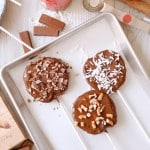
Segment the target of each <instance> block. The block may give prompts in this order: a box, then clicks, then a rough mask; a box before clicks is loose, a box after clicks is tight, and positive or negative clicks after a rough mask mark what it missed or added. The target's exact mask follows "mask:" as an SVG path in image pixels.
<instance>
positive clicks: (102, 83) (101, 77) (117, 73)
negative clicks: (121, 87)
mask: <svg viewBox="0 0 150 150" xmlns="http://www.w3.org/2000/svg"><path fill="white" fill-rule="evenodd" d="M106 53H107V54H106ZM89 61H90V62H88V64H86V66H85V67H86V68H87V70H86V74H85V77H86V78H87V79H89V81H90V82H93V81H94V82H96V83H97V87H98V89H99V90H101V89H105V90H106V91H107V94H109V93H112V92H113V86H115V85H117V83H118V80H119V78H120V77H123V76H122V75H123V72H122V71H123V69H124V66H123V65H122V64H121V63H120V55H119V54H118V53H116V52H113V51H110V50H106V51H104V52H100V53H99V54H97V55H95V56H94V57H93V58H92V59H91V60H89Z"/></svg>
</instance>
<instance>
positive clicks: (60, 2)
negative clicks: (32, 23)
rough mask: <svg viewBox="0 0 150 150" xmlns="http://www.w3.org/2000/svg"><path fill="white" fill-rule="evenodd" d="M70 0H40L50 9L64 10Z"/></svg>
mask: <svg viewBox="0 0 150 150" xmlns="http://www.w3.org/2000/svg"><path fill="white" fill-rule="evenodd" d="M71 1H72V0H42V3H44V5H45V6H46V7H47V8H49V9H51V10H64V9H65V8H66V7H67V6H68V5H69V4H70V3H71Z"/></svg>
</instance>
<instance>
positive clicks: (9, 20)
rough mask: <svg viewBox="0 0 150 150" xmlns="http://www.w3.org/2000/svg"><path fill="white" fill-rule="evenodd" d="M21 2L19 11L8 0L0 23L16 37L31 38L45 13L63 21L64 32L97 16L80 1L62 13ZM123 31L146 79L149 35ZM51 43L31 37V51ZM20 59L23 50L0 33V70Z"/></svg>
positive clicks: (125, 8)
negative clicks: (25, 34)
mask: <svg viewBox="0 0 150 150" xmlns="http://www.w3.org/2000/svg"><path fill="white" fill-rule="evenodd" d="M107 1H108V2H109V3H110V4H111V5H113V6H114V7H116V8H118V9H121V10H123V11H125V12H130V13H132V14H134V15H135V16H137V17H138V18H140V19H142V18H143V17H144V15H143V14H142V13H139V12H138V11H136V10H133V9H132V8H129V7H128V6H127V5H124V4H122V3H121V2H119V1H117V0H107ZM20 2H21V3H22V6H21V7H19V6H17V5H15V4H13V3H12V2H10V1H9V0H8V1H7V6H6V10H5V13H4V16H3V18H2V20H1V25H2V26H3V27H4V28H6V29H7V30H8V31H10V32H11V33H13V34H14V35H15V36H17V37H18V33H19V31H23V30H29V31H30V32H31V34H32V33H33V32H32V30H33V29H32V28H33V25H34V24H37V22H38V21H37V20H38V18H39V17H40V14H41V13H42V12H45V13H48V14H50V15H52V16H55V17H57V18H59V19H61V20H63V21H65V22H66V29H65V30H64V31H63V32H66V31H68V30H69V29H71V28H73V27H74V26H77V25H78V24H80V23H82V22H84V21H86V20H87V19H89V18H91V17H93V16H95V15H97V14H98V13H91V12H88V11H86V10H85V9H84V8H83V6H82V1H81V0H73V2H72V4H71V5H70V7H68V8H67V9H66V10H65V11H62V12H52V11H48V10H46V9H44V8H43V7H42V6H41V5H40V4H39V1H38V0H33V1H30V0H20ZM123 29H124V31H125V33H126V35H127V37H128V39H129V41H130V42H131V45H132V46H133V48H134V50H135V52H136V54H137V56H138V58H139V59H140V61H141V63H142V65H143V66H144V68H145V69H146V71H147V73H148V75H150V67H149V64H150V59H149V56H150V35H148V34H146V33H143V32H142V31H140V30H137V29H135V28H133V27H129V26H127V25H123ZM62 34H63V33H62ZM52 39H53V38H50V37H33V36H32V41H33V45H34V47H38V46H40V45H42V44H44V43H45V42H47V41H50V40H52ZM21 55H23V49H22V46H21V45H20V44H19V43H18V42H16V41H15V40H14V39H12V38H11V37H9V36H8V35H6V34H5V33H3V32H0V67H2V66H3V65H5V64H6V63H8V62H10V61H11V60H13V59H15V58H17V57H19V56H21Z"/></svg>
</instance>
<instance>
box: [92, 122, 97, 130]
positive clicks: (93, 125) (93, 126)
mask: <svg viewBox="0 0 150 150" xmlns="http://www.w3.org/2000/svg"><path fill="white" fill-rule="evenodd" d="M91 124H92V128H93V129H96V124H95V121H92V122H91Z"/></svg>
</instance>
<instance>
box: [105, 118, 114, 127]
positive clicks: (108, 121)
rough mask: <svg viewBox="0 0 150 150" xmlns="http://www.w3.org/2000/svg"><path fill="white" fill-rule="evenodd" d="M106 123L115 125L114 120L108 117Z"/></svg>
mask: <svg viewBox="0 0 150 150" xmlns="http://www.w3.org/2000/svg"><path fill="white" fill-rule="evenodd" d="M106 123H107V124H110V125H111V126H113V124H114V123H113V121H111V120H109V119H108V118H107V119H106Z"/></svg>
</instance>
